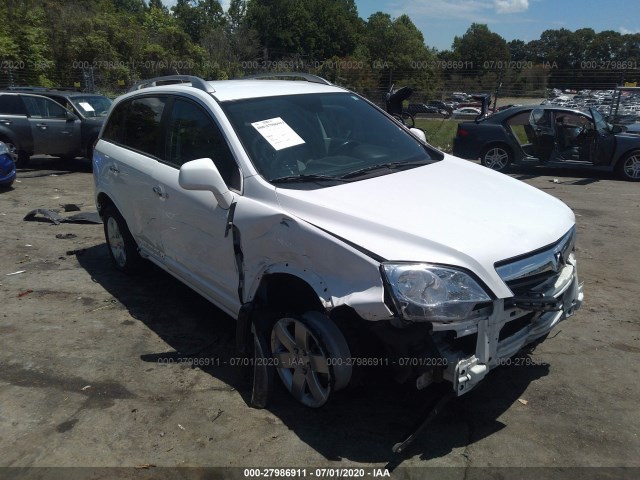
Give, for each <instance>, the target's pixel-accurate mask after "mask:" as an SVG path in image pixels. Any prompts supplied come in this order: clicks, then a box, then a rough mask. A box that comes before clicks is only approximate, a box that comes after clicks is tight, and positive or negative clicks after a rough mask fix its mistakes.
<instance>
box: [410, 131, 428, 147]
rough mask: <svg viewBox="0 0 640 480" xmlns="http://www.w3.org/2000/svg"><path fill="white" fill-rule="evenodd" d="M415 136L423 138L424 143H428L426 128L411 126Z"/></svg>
mask: <svg viewBox="0 0 640 480" xmlns="http://www.w3.org/2000/svg"><path fill="white" fill-rule="evenodd" d="M409 130H410V131H411V133H412V134H413V136H414V137H416V138H418V139H419V140H422V141H423V142H424V143H427V134H426V133H424V130H422V129H420V128H410V129H409Z"/></svg>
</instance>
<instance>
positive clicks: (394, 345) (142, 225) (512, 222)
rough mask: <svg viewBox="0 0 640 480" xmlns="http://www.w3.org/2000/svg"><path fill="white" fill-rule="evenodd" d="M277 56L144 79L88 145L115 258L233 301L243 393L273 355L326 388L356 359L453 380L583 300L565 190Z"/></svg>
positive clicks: (462, 388)
mask: <svg viewBox="0 0 640 480" xmlns="http://www.w3.org/2000/svg"><path fill="white" fill-rule="evenodd" d="M290 75H291V76H295V77H301V78H303V79H304V80H307V81H295V82H292V81H287V80H255V79H252V80H226V81H211V82H209V81H204V80H202V79H200V78H197V77H169V78H163V79H151V80H149V81H148V82H149V83H148V85H149V86H148V87H146V88H145V85H144V84H143V85H139V86H138V89H136V90H135V91H132V92H130V93H127V94H125V95H123V96H121V97H119V98H117V99H116V100H115V102H114V104H113V106H112V108H111V110H110V113H109V115H108V118H107V121H106V123H105V126H104V128H103V130H102V132H101V134H100V138H99V140H98V143H97V145H96V148H95V152H94V156H93V174H94V179H95V198H96V204H97V207H98V211H99V212H100V215H101V216H102V218H103V221H104V231H105V238H106V243H107V246H108V251H109V255H110V257H111V260H112V263H113V265H114V266H115V268H117V269H119V270H121V271H124V272H130V271H134V270H136V269H137V268H139V267H140V265H141V262H143V259H148V260H150V261H151V262H153V263H154V264H156V265H158V266H159V267H160V268H162V269H164V270H166V271H167V272H169V273H170V274H171V275H174V276H175V277H176V278H178V279H179V280H181V281H182V282H184V283H185V284H186V285H188V286H190V287H191V288H193V289H194V290H195V291H197V292H198V293H200V294H201V295H203V296H204V297H205V298H207V299H208V300H210V301H211V302H212V303H213V304H215V305H217V306H218V307H219V308H220V309H222V311H224V312H226V313H227V314H229V315H231V316H232V317H233V318H236V319H237V334H236V338H237V340H238V351H239V355H238V357H239V358H246V359H247V362H246V363H247V364H249V365H252V368H253V373H254V377H253V397H252V402H253V404H254V405H256V406H264V405H265V404H266V401H267V399H268V396H269V395H268V392H269V391H270V389H271V387H272V385H273V383H272V382H273V375H275V372H277V375H278V376H279V378H280V380H281V381H282V383H283V384H284V386H285V388H286V389H287V390H288V391H289V392H290V393H291V395H292V396H293V397H294V398H295V399H297V400H298V401H299V402H301V403H302V404H304V405H307V406H310V407H320V406H322V405H324V404H325V403H326V402H327V401H328V400H329V399H330V397H332V396H333V394H334V392H336V391H338V390H341V389H343V388H345V387H347V386H348V385H350V384H352V382H357V380H356V379H357V378H360V377H359V374H360V373H362V371H363V368H362V367H363V366H367V367H374V368H367V369H364V370H365V373H366V372H370V375H372V376H373V377H374V380H375V379H377V378H379V375H380V373H381V369H383V368H384V369H390V370H391V371H392V372H393V373H394V375H395V378H396V379H398V380H399V381H412V382H415V385H416V387H417V388H425V387H426V386H428V385H429V384H431V383H432V382H439V381H447V382H450V387H451V388H452V389H453V391H454V392H455V393H456V394H457V395H462V394H465V393H466V392H468V391H470V390H471V389H473V387H474V386H475V385H477V384H478V383H479V382H480V381H481V380H482V379H483V378H484V377H485V376H486V375H487V373H488V372H489V371H490V370H491V369H493V368H494V367H496V366H499V365H502V364H504V363H505V361H506V359H508V358H510V357H512V356H513V355H514V354H515V353H516V352H518V351H519V350H520V349H521V348H523V347H524V346H525V345H527V344H530V343H531V342H534V341H536V340H539V339H542V338H543V337H544V336H545V335H546V334H547V333H548V332H549V331H550V330H551V329H552V328H553V327H554V326H555V325H557V324H558V322H560V321H562V320H564V319H565V318H567V317H569V316H570V315H572V314H573V313H574V312H575V311H576V309H577V308H579V307H580V305H581V303H582V298H583V295H582V287H581V284H580V283H579V281H578V275H577V270H576V257H575V253H574V244H575V238H576V228H575V217H574V214H573V213H572V211H571V210H570V209H569V208H568V207H567V206H566V205H565V204H563V203H562V202H561V201H559V200H557V199H556V198H553V197H551V196H550V195H548V194H546V193H544V192H542V191H540V190H537V189H535V188H532V187H530V186H528V185H526V184H524V183H522V182H520V181H518V180H515V179H512V178H510V177H508V176H505V175H501V174H499V173H497V172H493V171H491V170H489V169H486V168H482V167H481V166H479V165H475V164H473V163H470V162H468V161H466V160H462V159H458V158H455V157H452V156H450V155H447V154H445V153H442V152H440V151H438V150H436V149H434V148H433V147H431V146H430V145H428V144H427V143H426V142H425V141H424V134H423V133H422V132H421V131H420V130H415V129H413V130H409V129H408V128H406V127H403V126H401V125H399V124H398V122H396V121H394V120H393V119H392V117H391V116H390V115H389V114H387V113H386V112H384V111H383V110H381V109H380V108H378V107H376V106H375V105H374V104H372V103H371V102H369V101H368V100H366V99H364V98H362V97H360V96H359V95H357V94H356V93H353V92H351V91H349V90H346V89H344V88H341V87H338V86H335V85H332V84H330V83H329V82H327V81H326V80H324V79H320V78H319V77H315V76H312V75H306V74H290ZM278 76H279V77H284V76H286V74H282V73H279V74H278ZM160 81H161V82H160ZM171 81H173V82H175V84H170V83H171ZM159 83H162V84H163V85H162V86H153V85H158V84H159ZM479 184H481V185H482V188H478V187H477V186H478V185H479ZM452 186H455V188H452ZM176 321H179V319H176ZM228 360H229V359H224V358H222V359H219V362H218V363H219V364H221V365H225V364H226V365H230V363H228ZM236 364H237V363H236ZM375 367H377V368H375ZM274 371H275V372H274ZM364 376H365V378H366V375H364Z"/></svg>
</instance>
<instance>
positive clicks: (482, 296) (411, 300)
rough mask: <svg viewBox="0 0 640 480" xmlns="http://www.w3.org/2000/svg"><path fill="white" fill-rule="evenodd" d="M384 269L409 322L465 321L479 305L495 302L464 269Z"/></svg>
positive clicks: (420, 266)
mask: <svg viewBox="0 0 640 480" xmlns="http://www.w3.org/2000/svg"><path fill="white" fill-rule="evenodd" d="M382 269H383V271H384V275H385V276H386V280H387V283H388V284H389V286H390V287H391V292H392V294H393V297H394V301H395V303H396V306H397V307H398V309H399V310H400V313H401V314H402V316H403V318H405V319H407V320H438V321H445V322H450V321H455V320H464V319H466V318H468V317H469V315H470V314H471V312H472V311H473V309H474V307H475V306H476V304H478V303H482V302H488V301H491V298H490V297H489V295H487V293H486V292H485V291H484V290H483V289H482V287H481V286H480V285H478V282H476V281H475V280H474V279H473V278H471V277H470V276H469V275H468V274H466V273H465V272H463V271H461V270H456V269H454V268H449V267H440V266H437V265H429V264H427V263H385V264H383V265H382Z"/></svg>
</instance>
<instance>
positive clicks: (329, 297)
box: [233, 197, 393, 320]
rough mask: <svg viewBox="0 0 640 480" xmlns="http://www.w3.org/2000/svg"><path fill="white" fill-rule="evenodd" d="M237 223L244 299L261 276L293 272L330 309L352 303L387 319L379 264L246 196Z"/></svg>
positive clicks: (358, 309) (370, 317)
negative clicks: (241, 259)
mask: <svg viewBox="0 0 640 480" xmlns="http://www.w3.org/2000/svg"><path fill="white" fill-rule="evenodd" d="M233 223H234V226H235V227H236V228H237V229H238V231H239V236H240V249H241V250H242V258H243V261H242V266H241V267H240V268H242V272H241V273H242V277H243V278H244V282H243V283H244V285H245V286H246V287H245V288H244V289H243V293H242V299H241V301H242V303H250V302H251V301H252V300H253V299H254V296H255V294H256V292H257V290H258V288H259V286H260V282H261V280H262V278H263V277H264V276H265V275H267V274H272V273H288V274H291V275H294V276H296V277H298V278H300V279H301V280H304V281H305V282H306V283H307V284H308V285H309V286H310V287H311V288H313V290H314V292H316V294H317V296H318V298H319V300H320V301H321V302H322V304H323V305H324V307H325V308H326V309H327V310H331V309H332V308H335V307H337V306H340V305H349V306H350V307H352V308H353V309H354V310H355V311H356V312H357V313H358V314H359V315H360V316H361V317H362V318H365V319H368V320H383V319H389V318H391V317H392V316H393V315H392V312H391V311H390V310H389V308H388V307H387V306H386V304H385V303H384V285H383V283H382V278H381V276H380V271H379V267H380V263H379V262H378V261H376V260H374V259H372V258H370V257H368V256H367V255H366V254H364V253H362V252H360V251H359V250H357V249H356V248H354V247H352V246H350V245H347V244H346V243H345V242H343V241H342V240H340V239H338V238H337V237H334V236H332V235H331V234H330V233H328V232H325V231H323V230H321V229H319V228H317V227H315V226H314V225H311V224H309V223H307V222H305V221H304V220H302V219H299V218H297V217H294V216H292V215H288V214H286V213H284V212H283V211H281V210H279V209H277V208H273V207H270V206H268V205H265V204H264V203H261V202H256V201H253V200H251V199H248V198H246V197H242V198H241V199H239V201H238V205H237V207H236V211H235V215H234V220H233Z"/></svg>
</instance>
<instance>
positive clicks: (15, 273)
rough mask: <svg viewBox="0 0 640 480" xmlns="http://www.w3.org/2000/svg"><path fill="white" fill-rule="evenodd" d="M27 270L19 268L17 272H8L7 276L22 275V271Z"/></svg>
mask: <svg viewBox="0 0 640 480" xmlns="http://www.w3.org/2000/svg"><path fill="white" fill-rule="evenodd" d="M24 272H26V270H18V271H17V272H12V273H7V274H6V276H7V277H9V276H11V275H20V274H21V273H24Z"/></svg>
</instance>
